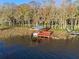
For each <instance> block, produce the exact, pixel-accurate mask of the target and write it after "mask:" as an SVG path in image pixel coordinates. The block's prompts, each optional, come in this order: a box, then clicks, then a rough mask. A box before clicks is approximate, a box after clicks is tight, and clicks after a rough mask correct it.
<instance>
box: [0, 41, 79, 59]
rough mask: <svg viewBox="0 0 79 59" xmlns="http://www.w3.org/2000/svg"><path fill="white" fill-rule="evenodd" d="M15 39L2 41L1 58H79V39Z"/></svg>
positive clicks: (0, 47) (0, 42)
mask: <svg viewBox="0 0 79 59" xmlns="http://www.w3.org/2000/svg"><path fill="white" fill-rule="evenodd" d="M15 41H16V40H15ZM15 41H14V42H13V41H12V42H11V41H9V42H7V41H2V40H1V41H0V59H79V40H74V41H64V40H52V41H47V42H44V41H43V42H41V43H34V42H26V41H21V42H19V41H16V42H15ZM23 43H24V44H23ZM26 43H27V44H26Z"/></svg>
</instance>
